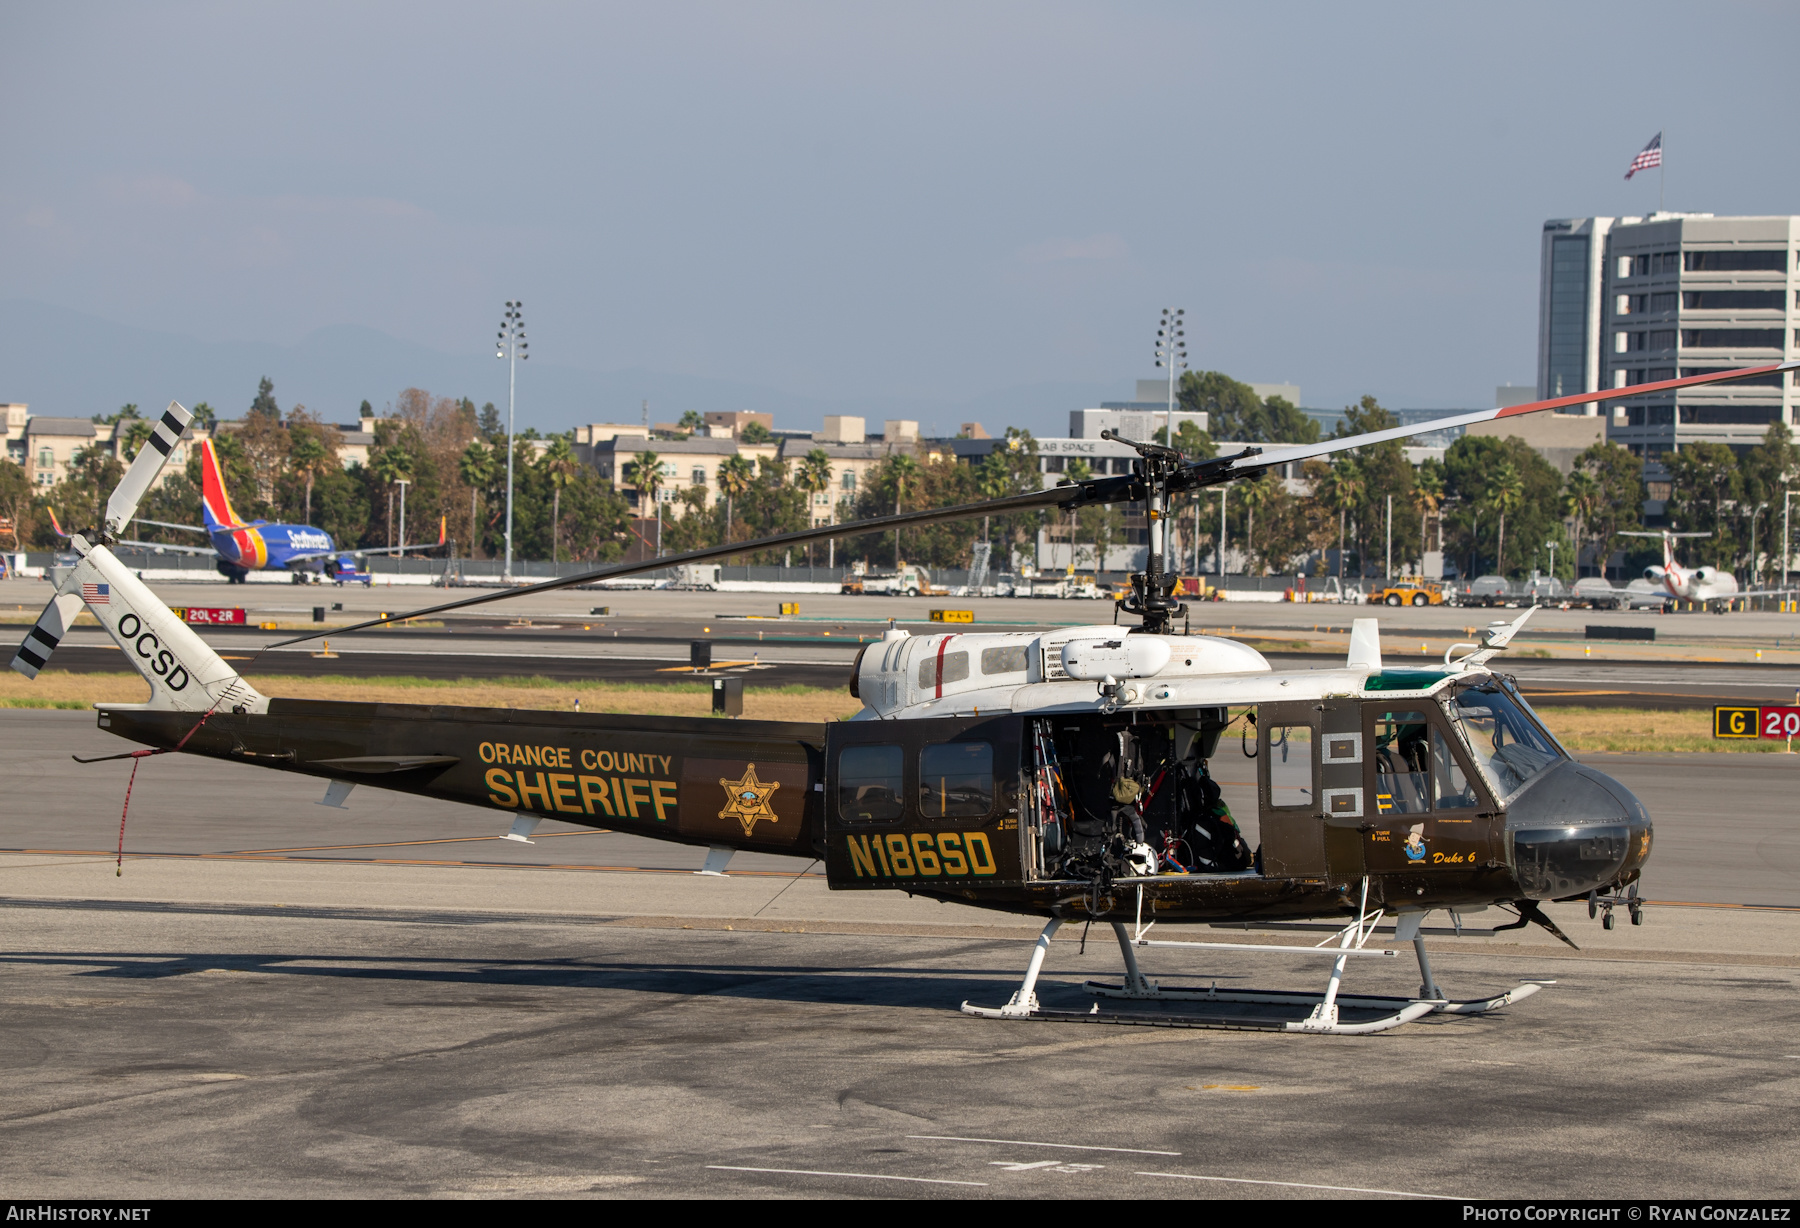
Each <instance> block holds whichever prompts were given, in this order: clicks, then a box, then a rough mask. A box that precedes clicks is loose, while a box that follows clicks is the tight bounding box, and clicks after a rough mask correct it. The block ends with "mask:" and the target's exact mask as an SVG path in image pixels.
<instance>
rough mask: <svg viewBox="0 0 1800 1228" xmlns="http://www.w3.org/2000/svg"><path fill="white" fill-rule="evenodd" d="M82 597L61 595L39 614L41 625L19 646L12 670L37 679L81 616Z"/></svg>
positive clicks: (70, 594) (32, 630) (38, 623)
mask: <svg viewBox="0 0 1800 1228" xmlns="http://www.w3.org/2000/svg"><path fill="white" fill-rule="evenodd" d="M81 605H82V602H81V598H80V596H78V595H77V594H75V593H58V594H57V595H56V596H54V597H52V598H51V599H50V604H49V605H47V606H45V607H44V612H43V613H42V614H39V615H38V620H37V625H36V626H34V627H33V628H32V629H31V630H30V631H27V632H26V633H25V642H24V643H22V644H20V645H19V651H17V652H16V653H14V654H13V659H12V667H13V669H15V670H17V671H18V672H19V673H21V674H24V675H25V676H26V677H27V678H36V677H37V676H38V671H39V670H41V669H43V668H44V666H46V665H48V664H49V663H50V654H51V653H53V652H55V651H56V646H57V645H58V644H60V643H62V638H63V636H65V635H67V634H68V633H69V628H70V627H71V626H73V625H74V623H75V616H76V615H77V614H79V613H81Z"/></svg>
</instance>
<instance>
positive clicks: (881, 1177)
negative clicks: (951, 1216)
mask: <svg viewBox="0 0 1800 1228" xmlns="http://www.w3.org/2000/svg"><path fill="white" fill-rule="evenodd" d="M707 1167H708V1168H716V1169H719V1170H721V1171H723V1172H728V1173H787V1174H789V1175H790V1176H795V1177H860V1178H861V1179H863V1180H864V1181H914V1182H917V1183H919V1184H921V1185H979V1186H986V1185H987V1182H985V1181H950V1180H947V1179H945V1178H942V1177H890V1176H888V1175H887V1174H886V1173H833V1172H826V1171H824V1170H822V1169H816V1168H746V1167H744V1166H743V1165H741V1164H708V1165H707Z"/></svg>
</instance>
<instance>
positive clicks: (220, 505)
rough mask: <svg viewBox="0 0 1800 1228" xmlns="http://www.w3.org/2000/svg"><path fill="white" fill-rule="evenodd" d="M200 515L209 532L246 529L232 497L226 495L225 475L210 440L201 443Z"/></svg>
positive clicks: (203, 440)
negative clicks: (232, 502)
mask: <svg viewBox="0 0 1800 1228" xmlns="http://www.w3.org/2000/svg"><path fill="white" fill-rule="evenodd" d="M200 514H201V517H202V522H203V523H204V524H205V525H206V528H207V530H208V531H209V532H211V531H214V530H218V529H241V528H243V527H244V522H243V521H242V520H239V519H238V514H237V512H236V510H235V509H233V507H232V506H231V496H230V495H228V494H226V493H225V473H224V471H223V470H222V469H220V468H219V454H218V453H217V452H216V451H214V450H213V441H212V440H210V439H202V440H201V441H200Z"/></svg>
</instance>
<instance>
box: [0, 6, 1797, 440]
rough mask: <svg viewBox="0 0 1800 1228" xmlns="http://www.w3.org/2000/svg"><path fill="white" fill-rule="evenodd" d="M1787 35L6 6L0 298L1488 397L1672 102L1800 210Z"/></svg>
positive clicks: (480, 341)
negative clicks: (1572, 228)
mask: <svg viewBox="0 0 1800 1228" xmlns="http://www.w3.org/2000/svg"><path fill="white" fill-rule="evenodd" d="M1796 48H1800V7H1797V6H1795V5H1793V4H1778V3H1768V4H1744V5H1735V6H1733V5H1726V4H1710V5H1705V6H1695V5H1691V4H1680V5H1677V4H1658V3H1647V2H1642V0H1639V2H1634V3H1630V4H1618V5H1605V4H1574V5H1571V4H1566V3H1564V4H1554V5H1542V6H1537V7H1532V6H1527V5H1522V4H1510V5H1494V6H1481V7H1479V8H1477V7H1476V6H1467V5H1464V6H1451V5H1443V4H1432V5H1416V6H1405V5H1385V6H1378V5H1345V4H1338V3H1333V4H1292V5H1280V4H1269V3H1264V4H1257V5H1254V6H1252V5H1241V6H1232V7H1227V6H1206V5H1194V4H1157V3H1141V4H1128V3H1117V2H1113V3H1107V4H1104V5H1102V4H1090V5H1072V4H1059V3H1051V2H1048V0H1034V2H1032V3H1027V4H1003V3H968V2H967V0H964V2H962V3H956V4H944V5H936V4H929V3H921V2H918V0H913V2H911V3H906V4H899V5H892V4H888V5H875V4H853V3H841V2H840V3H831V4H787V3H765V4H756V3H744V2H741V0H740V2H736V3H728V4H702V3H693V4H684V3H678V2H671V0H659V2H658V3H655V4H639V5H615V6H608V5H601V4H567V5H562V4H520V3H510V4H499V3H493V4H482V5H458V4H451V3H444V2H442V0H435V2H433V3H430V4H410V3H386V4H384V3H367V2H366V0H365V2H363V3H357V4H334V3H323V2H320V0H308V2H307V3H304V4H254V5H251V4H242V3H232V4H180V3H174V4H145V3H128V4H25V3H16V2H15V3H10V4H7V5H5V6H4V7H0V81H3V82H4V91H5V93H4V97H5V102H4V106H3V107H0V295H4V296H5V297H8V298H14V299H26V300H33V301H36V302H41V303H48V304H54V305H56V306H59V307H65V308H72V309H75V310H78V311H81V312H85V313H89V314H92V315H96V316H100V317H103V318H105V319H107V320H111V321H116V322H120V323H125V324H130V325H135V326H139V327H149V328H154V329H158V330H162V331H166V332H176V333H182V334H187V335H191V336H194V337H197V338H201V339H204V340H209V341H246V342H264V343H269V342H272V343H279V344H293V343H295V342H297V341H299V340H300V339H301V338H303V337H305V336H306V335H308V334H309V333H311V332H313V331H314V330H317V329H320V328H324V327H327V326H331V325H336V324H358V325H363V326H367V327H370V328H374V329H378V330H380V331H382V332H385V333H388V334H391V335H393V336H395V337H398V338H401V339H404V340H406V341H409V342H413V343H417V344H420V345H424V346H428V347H431V348H432V349H435V350H439V351H443V352H446V353H449V354H456V355H464V356H477V355H481V354H483V353H485V352H488V350H487V347H488V345H489V343H490V341H491V338H492V337H493V333H494V328H495V325H496V323H497V317H498V314H499V310H500V304H501V302H502V300H503V299H505V298H508V297H514V296H516V297H520V298H523V299H524V301H525V303H526V306H527V322H528V326H529V330H530V334H531V339H532V349H533V353H534V360H543V361H547V362H552V363H559V364H564V365H568V366H573V367H580V368H585V369H588V370H592V371H611V370H616V369H621V368H646V369H650V370H655V371H664V372H671V373H677V374H681V375H687V376H696V377H707V378H713V379H729V380H735V381H746V382H750V383H756V384H762V385H766V386H769V387H771V388H775V389H778V390H781V391H783V392H787V393H792V394H794V395H797V396H803V397H807V398H814V399H824V400H827V401H828V400H830V399H831V398H833V397H844V396H855V395H870V394H876V395H879V396H881V397H884V398H898V399H901V400H912V401H916V402H917V403H919V404H920V405H921V406H925V407H929V406H930V405H932V404H934V403H940V402H943V403H948V402H957V401H965V400H967V399H968V398H970V397H973V396H976V395H978V394H980V393H982V392H984V391H985V390H989V389H997V388H1002V387H1006V386H1016V385H1021V384H1034V383H1047V384H1049V383H1057V382H1064V383H1068V382H1086V383H1096V382H1098V383H1102V384H1106V385H1108V386H1116V388H1117V391H1118V393H1120V394H1122V393H1124V392H1125V391H1126V390H1127V389H1128V387H1129V381H1130V380H1132V379H1134V378H1137V377H1140V376H1146V377H1147V376H1151V375H1154V374H1155V371H1154V369H1153V367H1152V365H1151V355H1150V349H1151V338H1152V335H1153V333H1154V331H1155V322H1156V316H1157V312H1158V310H1159V309H1160V308H1161V307H1163V306H1165V305H1178V306H1184V307H1186V309H1187V311H1188V313H1189V319H1190V320H1191V321H1192V323H1191V324H1190V326H1189V329H1188V339H1189V343H1190V347H1191V349H1192V352H1193V361H1194V364H1195V365H1196V366H1205V367H1214V368H1219V369H1223V370H1226V371H1229V372H1231V373H1232V374H1234V375H1236V376H1238V377H1239V378H1241V379H1251V380H1271V381H1273V380H1287V381H1291V382H1295V383H1298V384H1300V385H1302V387H1303V389H1304V390H1305V400H1306V401H1307V402H1308V403H1309V404H1312V405H1340V404H1343V403H1344V402H1346V401H1348V400H1351V399H1353V398H1354V397H1356V396H1358V395H1360V394H1361V393H1364V392H1373V393H1375V394H1376V395H1378V396H1379V397H1381V398H1382V400H1383V401H1385V402H1387V403H1390V404H1394V405H1398V406H1421V405H1424V406H1430V405H1438V406H1445V405H1458V406H1478V405H1484V404H1491V396H1492V388H1493V385H1494V384H1496V383H1502V382H1507V381H1509V380H1511V381H1516V382H1529V381H1530V380H1531V379H1532V378H1533V373H1534V370H1535V347H1536V337H1535V330H1536V314H1537V260H1538V235H1539V231H1540V228H1541V223H1542V221H1543V219H1544V218H1545V217H1550V216H1564V215H1583V214H1591V213H1612V214H1619V213H1632V212H1643V211H1646V210H1649V209H1653V208H1654V207H1655V205H1656V192H1657V177H1656V175H1655V174H1654V173H1652V174H1649V175H1639V176H1638V177H1637V178H1636V179H1634V180H1632V181H1631V182H1630V183H1625V182H1623V180H1622V176H1623V174H1624V170H1625V167H1626V165H1627V163H1628V162H1629V161H1630V159H1631V157H1632V155H1633V154H1635V153H1636V152H1637V151H1638V149H1639V148H1640V147H1642V145H1643V144H1644V142H1645V141H1646V140H1647V139H1648V138H1649V137H1650V136H1651V135H1652V134H1653V133H1655V132H1656V131H1657V130H1659V129H1661V130H1663V131H1665V132H1666V134H1667V135H1666V146H1667V150H1668V155H1667V156H1668V169H1667V175H1668V197H1667V204H1668V207H1669V208H1671V209H1703V210H1710V211H1713V212H1718V213H1788V212H1800V193H1797V192H1796V190H1795V189H1796V185H1797V176H1800V159H1796V157H1795V156H1794V149H1793V145H1792V141H1793V136H1792V133H1793V131H1794V113H1793V109H1792V103H1791V98H1792V94H1791V90H1792V84H1791V82H1792V78H1793V74H1794V66H1793V64H1794V57H1795V55H1796ZM1784 81H1785V82H1789V83H1790V84H1788V85H1787V86H1784V85H1783V84H1782V83H1783V82H1784ZM0 375H3V373H0ZM8 395H9V394H8V392H7V391H6V389H5V388H3V387H0V399H5V398H6V397H7V396H8ZM247 395H248V392H246V397H247ZM1074 407H1075V406H1070V405H1055V406H1051V407H1049V408H1050V409H1052V410H1054V411H1056V412H1057V413H1058V414H1060V412H1061V411H1062V410H1065V409H1068V408H1074ZM796 425H804V424H796ZM988 425H989V427H990V429H993V428H995V427H996V426H997V425H998V424H996V423H989V424H988Z"/></svg>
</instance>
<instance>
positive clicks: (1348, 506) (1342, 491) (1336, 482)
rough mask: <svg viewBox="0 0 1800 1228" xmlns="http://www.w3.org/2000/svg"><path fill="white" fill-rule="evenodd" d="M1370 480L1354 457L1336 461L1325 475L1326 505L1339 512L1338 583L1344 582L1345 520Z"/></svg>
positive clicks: (1324, 492) (1358, 502)
mask: <svg viewBox="0 0 1800 1228" xmlns="http://www.w3.org/2000/svg"><path fill="white" fill-rule="evenodd" d="M1367 485H1368V480H1367V479H1366V478H1365V477H1364V476H1363V472H1362V467H1361V466H1360V465H1358V464H1357V463H1356V461H1355V459H1354V458H1353V457H1348V456H1346V457H1344V458H1342V459H1341V460H1337V461H1334V462H1333V463H1332V466H1331V472H1330V473H1329V474H1327V475H1326V477H1325V489H1324V490H1323V491H1321V492H1320V494H1321V495H1322V496H1323V497H1324V501H1325V506H1327V507H1329V508H1333V509H1335V510H1336V512H1337V514H1338V584H1339V586H1340V587H1341V586H1342V585H1343V583H1344V522H1345V519H1346V517H1348V516H1349V514H1350V512H1351V510H1352V509H1354V508H1355V507H1357V506H1358V505H1359V504H1361V503H1362V497H1363V489H1364V487H1366V486H1367Z"/></svg>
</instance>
